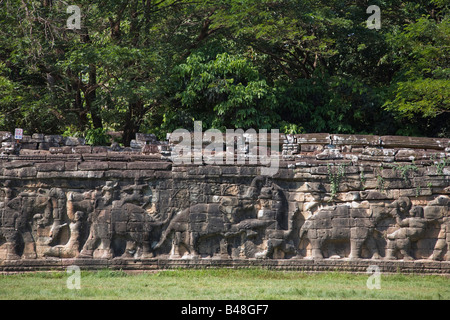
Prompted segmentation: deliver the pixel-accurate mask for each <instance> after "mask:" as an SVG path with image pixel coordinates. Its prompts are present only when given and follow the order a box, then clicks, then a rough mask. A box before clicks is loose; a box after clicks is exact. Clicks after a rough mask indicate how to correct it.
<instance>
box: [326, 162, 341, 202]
mask: <svg viewBox="0 0 450 320" xmlns="http://www.w3.org/2000/svg"><path fill="white" fill-rule="evenodd" d="M327 167H328V181H329V182H330V191H331V199H334V198H335V197H336V194H337V193H338V191H339V184H340V182H341V180H342V178H343V177H344V174H345V165H344V164H340V165H339V166H338V167H337V170H333V167H332V166H331V165H330V164H328V165H327ZM334 171H337V172H334Z"/></svg>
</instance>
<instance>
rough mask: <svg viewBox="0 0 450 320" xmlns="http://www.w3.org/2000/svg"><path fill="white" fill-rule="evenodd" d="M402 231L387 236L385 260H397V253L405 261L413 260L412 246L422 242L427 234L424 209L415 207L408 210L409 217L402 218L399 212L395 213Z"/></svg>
mask: <svg viewBox="0 0 450 320" xmlns="http://www.w3.org/2000/svg"><path fill="white" fill-rule="evenodd" d="M393 213H394V215H395V218H396V221H397V224H398V226H399V227H400V229H398V230H396V231H394V232H392V233H391V234H388V235H387V239H388V242H387V249H386V257H385V259H388V260H393V259H396V256H395V254H396V253H397V251H399V252H400V254H401V255H402V256H403V259H404V260H413V259H414V258H413V257H412V255H411V244H412V243H413V242H416V241H418V240H420V239H421V238H422V237H423V234H424V232H425V229H426V226H427V223H428V220H427V219H425V218H424V217H423V208H422V207H420V206H414V207H412V208H411V209H410V210H408V216H407V217H405V218H402V217H401V216H400V215H399V214H398V213H397V212H395V211H394V212H393Z"/></svg>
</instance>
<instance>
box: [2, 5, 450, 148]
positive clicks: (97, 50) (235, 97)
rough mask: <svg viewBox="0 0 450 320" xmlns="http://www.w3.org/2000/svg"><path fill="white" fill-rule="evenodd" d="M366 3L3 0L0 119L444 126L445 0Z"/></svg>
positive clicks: (133, 125)
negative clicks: (74, 18) (77, 24)
mask: <svg viewBox="0 0 450 320" xmlns="http://www.w3.org/2000/svg"><path fill="white" fill-rule="evenodd" d="M373 4H377V5H379V6H380V7H381V8H382V28H381V29H380V30H369V29H368V28H367V27H366V26H365V23H366V20H367V18H368V14H367V13H366V9H367V6H368V4H367V3H366V2H364V1H363V2H361V1H359V2H355V1H337V0H331V1H319V2H317V1H311V0H294V1H287V0H271V1H268V0H263V1H250V0H239V1H238V0H223V1H208V0H200V1H192V0H177V1H169V0H162V1H139V0H126V1H103V0H102V1H99V2H98V1H97V2H92V1H87V0H79V1H78V2H77V5H78V6H80V8H81V12H82V29H81V30H67V29H66V28H65V23H66V19H67V18H68V15H67V14H66V4H65V2H61V1H59V2H57V1H36V0H33V1H21V0H5V1H2V2H1V4H0V5H1V7H2V10H0V61H1V63H0V130H8V131H12V130H13V129H14V128H15V127H22V128H24V129H25V132H26V133H28V134H31V133H34V132H44V133H62V132H64V131H65V130H67V128H71V129H70V130H71V131H72V132H83V133H84V132H85V131H86V130H91V128H92V130H94V129H95V130H97V131H96V132H97V133H95V134H93V137H94V136H96V137H97V136H98V137H100V136H101V133H100V132H101V131H102V130H103V129H105V128H108V129H109V130H119V131H122V132H123V136H124V144H125V145H127V144H129V141H130V140H131V139H133V138H134V134H135V133H136V132H138V131H141V132H151V133H155V134H156V135H157V136H158V137H159V138H164V137H165V135H166V133H167V132H172V131H173V130H175V129H177V128H180V127H183V128H187V129H192V127H193V122H194V121H195V120H202V121H203V123H204V124H205V127H207V128H211V127H214V128H219V129H225V128H243V129H247V128H255V129H259V128H266V129H271V128H278V129H280V131H282V132H285V133H303V132H332V133H360V134H372V133H373V134H406V135H431V136H447V135H449V134H450V119H449V114H450V109H449V106H450V103H449V92H450V88H449V81H450V80H449V77H450V72H449V68H448V66H449V65H450V61H449V57H450V54H449V53H450V52H449V48H450V46H449V41H450V40H449V34H450V31H449V25H450V22H449V12H450V10H449V6H448V3H447V1H443V0H433V1H425V0H420V1H417V0H414V1H413V0H406V1H391V0H388V1H375V2H374V3H373ZM92 139H94V140H95V139H97V138H92ZM99 139H100V140H101V138H99Z"/></svg>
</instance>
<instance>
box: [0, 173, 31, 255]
mask: <svg viewBox="0 0 450 320" xmlns="http://www.w3.org/2000/svg"><path fill="white" fill-rule="evenodd" d="M3 191H4V194H5V197H4V200H3V210H2V217H1V223H0V236H1V237H3V238H4V239H5V242H6V243H5V244H4V245H3V246H4V249H5V250H6V257H5V258H6V259H7V260H17V259H20V258H21V255H22V254H23V257H24V258H26V259H35V258H36V248H35V242H34V239H33V235H32V234H31V226H30V224H29V221H28V213H27V212H26V210H24V207H23V197H24V196H26V195H27V194H26V193H21V194H19V195H17V196H14V193H15V190H14V188H13V187H12V181H10V180H7V181H5V183H4V188H3ZM22 249H23V250H22Z"/></svg>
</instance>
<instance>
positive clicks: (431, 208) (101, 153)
mask: <svg viewBox="0 0 450 320" xmlns="http://www.w3.org/2000/svg"><path fill="white" fill-rule="evenodd" d="M168 138H169V139H168V141H162V142H161V141H157V140H156V139H155V137H154V136H153V135H145V134H138V135H137V136H136V139H135V140H133V142H132V144H131V147H130V148H121V147H120V146H118V145H117V144H113V145H112V146H110V147H92V146H86V145H84V141H83V139H80V138H63V137H61V136H45V135H33V136H31V137H24V140H23V141H21V143H16V142H14V141H13V140H12V136H11V134H10V133H4V132H3V133H0V139H1V140H2V148H1V149H0V189H1V191H0V212H1V220H0V268H1V270H25V269H26V270H35V269H39V268H53V267H54V266H55V265H59V266H63V265H66V264H68V263H77V264H80V265H86V266H91V267H95V266H97V267H104V266H109V267H111V266H119V267H121V268H122V267H123V266H125V265H126V266H129V265H130V261H133V264H134V268H144V269H145V268H146V266H147V267H149V266H153V267H167V266H177V267H178V266H180V265H185V266H189V267H193V266H205V265H207V266H211V265H234V266H236V265H238V266H241V265H245V266H249V265H270V266H281V267H283V266H284V267H287V266H289V267H291V268H292V267H293V266H297V267H299V268H300V267H301V268H307V269H308V268H309V269H310V270H314V269H320V268H328V269H333V266H341V267H342V266H343V265H344V266H345V265H347V266H348V264H349V263H350V265H352V266H355V268H357V267H360V268H362V267H361V266H363V267H364V266H366V265H368V264H373V263H375V262H377V263H383V264H384V265H386V266H388V265H389V266H390V267H391V268H393V269H395V268H398V266H399V265H402V266H405V265H407V267H408V268H409V269H413V270H416V271H417V270H419V271H420V270H422V271H423V270H425V269H426V268H425V267H424V266H425V265H427V266H429V267H428V269H429V270H434V272H441V273H442V272H444V273H450V252H449V247H450V219H449V209H450V140H449V139H431V138H415V137H414V138H412V137H396V136H382V137H379V136H357V135H333V134H302V135H287V136H286V135H279V142H280V148H279V153H276V152H274V151H272V155H276V156H277V157H279V159H280V162H279V169H278V171H277V174H275V175H274V176H272V177H269V176H262V175H261V167H260V166H258V165H257V164H248V163H247V164H241V165H237V164H234V165H230V164H229V165H206V164H203V165H198V164H182V165H176V164H175V162H174V161H173V160H174V159H173V158H172V157H171V152H170V151H171V149H172V148H173V145H174V142H173V141H171V138H170V137H168ZM224 150H225V148H224ZM74 261H75V262H74ZM392 263H393V264H392ZM321 266H322V267H321ZM323 266H325V267H323ZM430 266H431V267H430ZM430 268H431V269H430ZM428 269H427V270H428Z"/></svg>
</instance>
